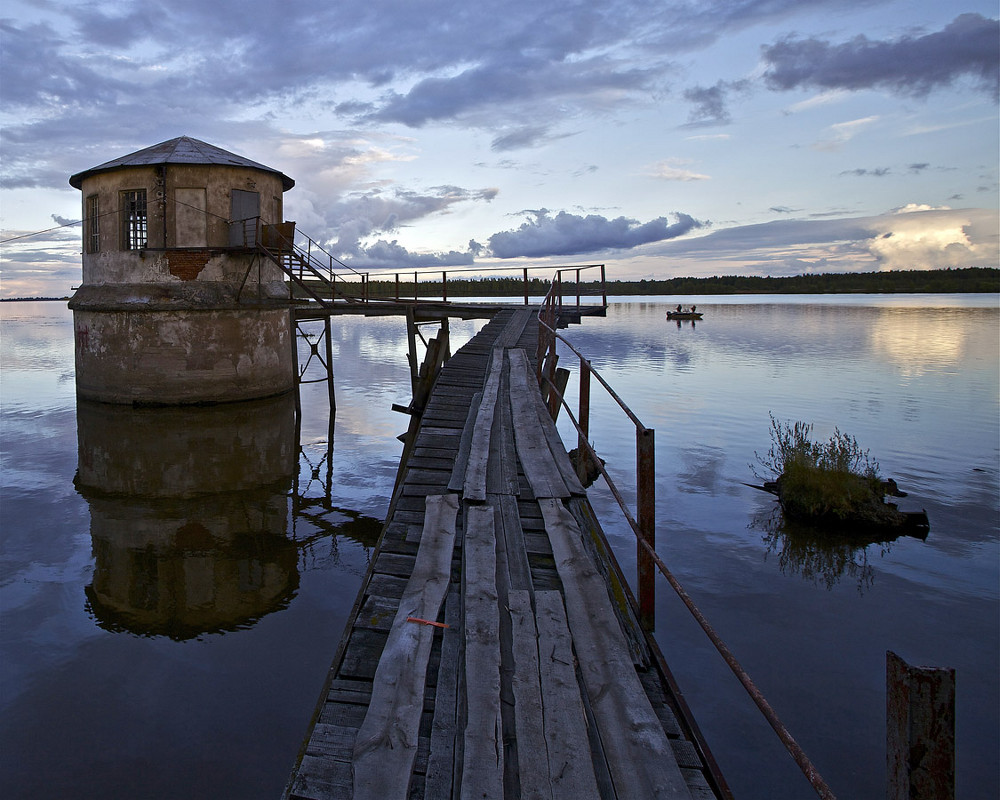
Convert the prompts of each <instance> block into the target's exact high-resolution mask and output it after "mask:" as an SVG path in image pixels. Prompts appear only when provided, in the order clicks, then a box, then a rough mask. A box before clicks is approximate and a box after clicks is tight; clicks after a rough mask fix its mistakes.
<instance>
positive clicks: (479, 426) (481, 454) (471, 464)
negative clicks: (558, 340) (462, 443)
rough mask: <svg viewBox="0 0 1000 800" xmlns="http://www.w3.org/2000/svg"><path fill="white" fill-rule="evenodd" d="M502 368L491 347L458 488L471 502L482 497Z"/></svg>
mask: <svg viewBox="0 0 1000 800" xmlns="http://www.w3.org/2000/svg"><path fill="white" fill-rule="evenodd" d="M502 370H503V351H494V353H493V361H492V363H491V364H490V373H489V377H488V378H487V380H486V386H485V387H484V388H483V397H482V400H481V401H480V403H479V411H478V412H477V413H476V424H475V426H474V427H473V431H472V446H471V449H470V451H469V461H468V465H467V467H466V471H465V481H464V483H463V488H462V494H463V496H464V497H465V499H466V500H471V501H473V502H482V501H483V500H485V499H486V466H487V463H488V461H489V457H490V433H491V431H492V429H493V414H494V411H495V410H496V404H497V395H498V393H499V391H500V374H501V371H502Z"/></svg>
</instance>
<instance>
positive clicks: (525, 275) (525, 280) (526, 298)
mask: <svg viewBox="0 0 1000 800" xmlns="http://www.w3.org/2000/svg"><path fill="white" fill-rule="evenodd" d="M524 304H525V305H528V268H527V267H525V268H524Z"/></svg>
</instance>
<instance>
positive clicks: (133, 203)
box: [121, 189, 147, 250]
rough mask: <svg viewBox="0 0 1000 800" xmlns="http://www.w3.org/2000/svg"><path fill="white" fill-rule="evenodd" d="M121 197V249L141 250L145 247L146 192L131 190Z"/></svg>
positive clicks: (123, 193) (143, 190)
mask: <svg viewBox="0 0 1000 800" xmlns="http://www.w3.org/2000/svg"><path fill="white" fill-rule="evenodd" d="M121 197H122V245H123V249H125V250H142V249H143V248H144V247H145V246H146V231H147V217H146V190H145V189H132V190H129V191H127V192H122V193H121Z"/></svg>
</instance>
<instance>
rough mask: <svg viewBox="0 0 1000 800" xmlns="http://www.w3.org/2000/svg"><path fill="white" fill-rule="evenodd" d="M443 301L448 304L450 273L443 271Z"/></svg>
mask: <svg viewBox="0 0 1000 800" xmlns="http://www.w3.org/2000/svg"><path fill="white" fill-rule="evenodd" d="M441 299H442V300H443V301H444V302H446V303H447V302H448V273H447V272H445V271H444V270H441Z"/></svg>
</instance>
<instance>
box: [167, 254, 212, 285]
mask: <svg viewBox="0 0 1000 800" xmlns="http://www.w3.org/2000/svg"><path fill="white" fill-rule="evenodd" d="M210 257H211V254H210V253H208V252H206V251H204V250H168V251H167V263H168V264H169V265H170V274H171V275H176V276H177V277H178V278H180V279H181V280H182V281H193V280H194V279H195V278H197V277H198V273H199V272H201V271H202V270H203V269H204V268H205V265H206V264H207V263H208V259H209V258H210Z"/></svg>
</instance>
